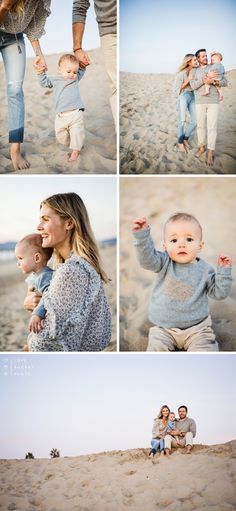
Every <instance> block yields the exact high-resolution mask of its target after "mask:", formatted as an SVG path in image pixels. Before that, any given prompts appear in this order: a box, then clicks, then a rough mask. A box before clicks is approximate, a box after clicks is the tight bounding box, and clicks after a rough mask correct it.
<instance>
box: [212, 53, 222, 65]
mask: <svg viewBox="0 0 236 511" xmlns="http://www.w3.org/2000/svg"><path fill="white" fill-rule="evenodd" d="M220 63H221V58H220V57H219V55H216V54H215V55H212V57H211V64H220Z"/></svg>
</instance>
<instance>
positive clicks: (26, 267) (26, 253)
mask: <svg viewBox="0 0 236 511" xmlns="http://www.w3.org/2000/svg"><path fill="white" fill-rule="evenodd" d="M34 255H35V249H34V248H33V247H30V246H29V245H25V244H24V243H17V245H16V248H15V256H16V258H17V266H18V268H20V269H21V271H22V272H23V273H31V272H32V271H35V269H36V262H35V260H34Z"/></svg>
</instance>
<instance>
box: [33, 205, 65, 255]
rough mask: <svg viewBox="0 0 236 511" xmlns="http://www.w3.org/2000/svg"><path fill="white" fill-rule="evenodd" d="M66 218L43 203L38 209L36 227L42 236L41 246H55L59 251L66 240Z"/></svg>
mask: <svg viewBox="0 0 236 511" xmlns="http://www.w3.org/2000/svg"><path fill="white" fill-rule="evenodd" d="M67 224H68V220H64V219H63V218H61V217H60V216H59V215H58V214H57V213H56V212H55V211H54V210H53V209H52V208H50V207H49V206H47V205H46V204H43V205H42V207H41V210H40V223H39V225H38V227H37V229H38V231H40V234H41V236H42V246H43V247H45V248H46V247H52V248H56V249H57V250H58V251H59V252H60V248H62V247H63V246H64V245H65V243H67V242H68V237H69V230H68V228H67Z"/></svg>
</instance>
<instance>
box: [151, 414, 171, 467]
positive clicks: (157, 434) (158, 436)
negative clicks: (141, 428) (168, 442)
mask: <svg viewBox="0 0 236 511" xmlns="http://www.w3.org/2000/svg"><path fill="white" fill-rule="evenodd" d="M169 414H170V409H169V407H168V406H167V405H163V406H162V407H161V409H160V411H159V414H158V416H157V417H156V418H155V419H154V423H153V428H152V440H151V447H152V448H151V450H150V452H149V458H153V457H154V456H155V454H156V453H157V451H158V449H160V452H161V455H163V454H165V450H164V438H165V435H166V431H167V426H168V417H169Z"/></svg>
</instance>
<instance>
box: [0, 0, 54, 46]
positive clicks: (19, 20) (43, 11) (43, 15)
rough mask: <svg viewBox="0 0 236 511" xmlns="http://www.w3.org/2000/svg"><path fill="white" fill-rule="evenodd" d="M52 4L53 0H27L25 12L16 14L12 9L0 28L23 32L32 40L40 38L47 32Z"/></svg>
mask: <svg viewBox="0 0 236 511" xmlns="http://www.w3.org/2000/svg"><path fill="white" fill-rule="evenodd" d="M1 3H2V2H1V0H0V4H1ZM50 5H51V0H37V1H35V0H25V6H24V12H23V14H22V15H21V16H16V15H14V14H13V13H12V11H11V10H10V11H9V12H8V14H7V16H6V17H5V19H4V22H3V24H2V25H1V26H0V30H2V31H4V32H7V33H9V34H19V33H21V32H23V33H24V34H26V35H27V37H28V39H29V40H30V41H34V40H35V39H39V38H40V37H41V36H42V35H43V34H44V33H45V32H44V27H45V23H46V19H47V17H48V16H49V14H50V12H51V11H50Z"/></svg>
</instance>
